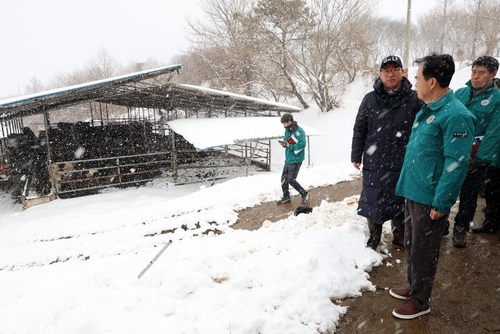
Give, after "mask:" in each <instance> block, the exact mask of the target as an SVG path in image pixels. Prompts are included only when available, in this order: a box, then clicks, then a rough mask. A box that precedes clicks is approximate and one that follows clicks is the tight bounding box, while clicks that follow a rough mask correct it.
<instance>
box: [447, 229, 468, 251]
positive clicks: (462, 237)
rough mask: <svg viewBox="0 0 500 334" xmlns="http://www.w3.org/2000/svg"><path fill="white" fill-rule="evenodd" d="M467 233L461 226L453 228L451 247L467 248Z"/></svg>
mask: <svg viewBox="0 0 500 334" xmlns="http://www.w3.org/2000/svg"><path fill="white" fill-rule="evenodd" d="M466 236H467V231H466V230H465V227H463V226H457V225H455V226H453V237H452V238H451V241H452V244H453V246H455V247H457V248H464V247H467V240H466Z"/></svg>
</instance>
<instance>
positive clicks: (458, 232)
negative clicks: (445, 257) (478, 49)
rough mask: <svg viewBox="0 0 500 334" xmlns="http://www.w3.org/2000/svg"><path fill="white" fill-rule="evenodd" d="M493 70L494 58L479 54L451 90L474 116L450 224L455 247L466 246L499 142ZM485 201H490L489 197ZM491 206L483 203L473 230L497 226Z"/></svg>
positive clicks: (499, 106) (499, 105) (499, 103)
mask: <svg viewBox="0 0 500 334" xmlns="http://www.w3.org/2000/svg"><path fill="white" fill-rule="evenodd" d="M497 71H498V60H496V59H495V58H493V57H490V56H482V57H479V58H478V59H476V60H475V61H474V62H473V63H472V71H471V80H469V81H468V82H467V83H466V87H464V88H460V89H459V90H457V91H456V93H455V96H456V97H457V98H458V99H459V100H460V101H461V102H462V103H463V104H464V105H465V106H466V107H467V109H469V110H470V111H471V112H472V113H473V114H474V116H476V118H477V123H476V133H475V136H476V142H475V144H474V146H473V149H472V154H471V160H470V165H469V171H468V173H467V177H466V178H465V181H464V183H463V185H462V188H461V189H460V197H459V198H460V204H459V208H458V213H457V215H456V216H455V226H454V227H453V239H452V240H453V246H455V247H466V246H467V241H466V233H467V232H468V231H469V225H470V222H471V221H472V220H473V218H474V214H475V212H476V208H477V196H478V194H479V190H480V188H481V185H482V183H483V182H484V178H485V174H486V169H487V166H489V165H491V164H493V163H495V162H496V161H497V159H498V152H497V151H496V150H495V147H496V146H497V145H498V144H499V143H500V91H499V90H498V89H497V88H496V86H495V76H496V75H497ZM479 144H480V145H479ZM488 183H490V182H488ZM490 194H491V193H489V195H490ZM485 196H486V192H485ZM486 201H487V202H492V201H491V199H490V198H488V199H487V200H486ZM494 208H495V205H493V206H492V207H488V206H487V211H486V220H485V222H484V223H483V225H482V226H479V227H475V228H473V229H472V231H473V232H475V233H485V232H493V231H494V230H495V229H496V228H497V227H496V225H497V224H498V223H499V222H498V221H497V219H496V218H493V217H492V215H491V214H492V213H493V211H494V210H495V209H494ZM496 216H498V215H496Z"/></svg>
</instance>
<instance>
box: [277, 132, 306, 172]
mask: <svg viewBox="0 0 500 334" xmlns="http://www.w3.org/2000/svg"><path fill="white" fill-rule="evenodd" d="M283 140H284V141H285V142H288V143H289V144H288V146H286V147H285V162H286V163H289V164H295V163H298V162H302V161H304V158H305V155H306V142H307V140H306V133H305V132H304V130H303V129H302V128H301V127H300V126H297V129H296V130H295V131H292V132H290V131H288V130H285V135H284V136H283Z"/></svg>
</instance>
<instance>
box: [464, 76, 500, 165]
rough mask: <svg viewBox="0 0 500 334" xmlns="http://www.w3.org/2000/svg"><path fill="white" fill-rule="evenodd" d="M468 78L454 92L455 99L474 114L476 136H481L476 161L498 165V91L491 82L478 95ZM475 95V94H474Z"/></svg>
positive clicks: (499, 107)
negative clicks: (464, 83)
mask: <svg viewBox="0 0 500 334" xmlns="http://www.w3.org/2000/svg"><path fill="white" fill-rule="evenodd" d="M475 94H476V90H475V89H474V88H472V86H471V82H470V80H469V81H468V82H467V83H466V87H463V88H460V89H458V90H457V91H456V92H455V96H456V97H457V99H459V100H460V102H462V103H463V104H464V105H465V106H466V107H467V109H469V110H470V112H472V114H474V116H476V119H477V122H476V133H475V134H474V135H475V136H476V137H480V136H484V137H483V138H482V141H481V144H480V145H479V149H478V150H477V153H476V159H477V161H478V162H484V163H490V164H492V165H493V166H495V167H500V152H498V146H499V145H500V91H499V90H498V89H497V88H496V87H494V85H493V84H492V85H491V86H490V87H488V88H487V89H485V90H484V91H483V92H481V93H480V94H478V95H475ZM474 95H475V96H474Z"/></svg>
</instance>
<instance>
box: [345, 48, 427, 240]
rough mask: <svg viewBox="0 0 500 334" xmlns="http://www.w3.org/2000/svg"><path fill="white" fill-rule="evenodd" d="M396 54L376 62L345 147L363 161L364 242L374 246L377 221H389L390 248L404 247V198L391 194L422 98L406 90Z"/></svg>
mask: <svg viewBox="0 0 500 334" xmlns="http://www.w3.org/2000/svg"><path fill="white" fill-rule="evenodd" d="M411 87H412V85H411V83H410V82H409V81H408V79H407V78H406V77H405V76H404V73H403V64H402V62H401V58H399V57H398V56H388V57H386V58H384V59H383V60H382V63H381V65H380V76H379V78H377V79H376V80H375V83H374V85H373V91H372V92H370V93H368V94H366V95H365V97H364V99H363V101H362V102H361V105H360V107H359V110H358V114H357V116H356V121H355V124H354V131H353V137H352V146H351V162H352V164H353V166H354V168H356V169H360V168H361V164H363V189H362V191H361V196H360V199H359V206H358V214H359V215H361V216H363V217H366V219H367V221H368V228H369V230H370V237H369V239H368V242H367V246H368V247H371V248H373V249H376V248H377V247H378V245H379V243H380V239H381V235H382V224H383V223H384V222H386V221H388V220H391V223H392V232H393V241H392V244H393V246H394V247H396V248H400V249H401V248H404V198H402V197H399V196H396V194H395V188H396V183H397V181H398V178H399V174H400V172H401V167H402V165H403V160H404V156H405V151H406V145H407V143H408V140H409V138H410V133H411V128H412V125H413V120H414V119H415V115H416V114H417V112H418V111H419V110H420V108H421V106H422V102H421V101H420V100H419V99H418V97H417V94H416V92H415V91H414V90H412V89H411Z"/></svg>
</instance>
